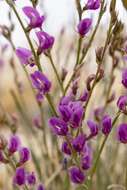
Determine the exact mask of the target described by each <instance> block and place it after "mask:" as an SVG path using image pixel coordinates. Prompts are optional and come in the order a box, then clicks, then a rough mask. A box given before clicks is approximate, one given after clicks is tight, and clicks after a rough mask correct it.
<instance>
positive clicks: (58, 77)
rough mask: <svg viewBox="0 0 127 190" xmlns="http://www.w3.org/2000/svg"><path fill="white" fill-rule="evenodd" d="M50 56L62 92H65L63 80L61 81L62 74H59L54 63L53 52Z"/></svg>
mask: <svg viewBox="0 0 127 190" xmlns="http://www.w3.org/2000/svg"><path fill="white" fill-rule="evenodd" d="M48 58H49V60H50V63H51V65H52V68H53V70H54V73H55V75H56V78H57V80H58V83H59V85H60V88H61V91H62V93H63V94H64V88H63V83H62V81H61V79H60V76H59V74H58V71H57V69H56V67H55V64H54V62H53V59H52V56H51V54H49V55H48Z"/></svg>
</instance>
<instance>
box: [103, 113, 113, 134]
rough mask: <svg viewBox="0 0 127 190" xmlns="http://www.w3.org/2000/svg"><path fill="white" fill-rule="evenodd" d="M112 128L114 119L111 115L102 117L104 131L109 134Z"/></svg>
mask: <svg viewBox="0 0 127 190" xmlns="http://www.w3.org/2000/svg"><path fill="white" fill-rule="evenodd" d="M111 129H112V119H111V118H110V116H109V115H106V116H104V117H103V119H102V133H103V134H104V135H108V134H109V133H110V132H111Z"/></svg>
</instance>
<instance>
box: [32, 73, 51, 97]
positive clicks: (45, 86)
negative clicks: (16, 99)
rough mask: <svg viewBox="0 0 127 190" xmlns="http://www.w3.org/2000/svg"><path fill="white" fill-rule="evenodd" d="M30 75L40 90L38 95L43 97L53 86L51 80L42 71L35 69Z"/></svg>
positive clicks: (34, 84)
mask: <svg viewBox="0 0 127 190" xmlns="http://www.w3.org/2000/svg"><path fill="white" fill-rule="evenodd" d="M30 76H31V80H32V84H33V86H34V87H35V88H36V89H37V90H38V94H37V97H38V98H41V99H42V98H43V95H45V94H47V93H48V92H49V90H50V88H51V82H50V81H49V80H48V78H47V77H46V76H45V75H44V74H43V73H42V72H40V71H35V72H34V73H32V74H31V75H30Z"/></svg>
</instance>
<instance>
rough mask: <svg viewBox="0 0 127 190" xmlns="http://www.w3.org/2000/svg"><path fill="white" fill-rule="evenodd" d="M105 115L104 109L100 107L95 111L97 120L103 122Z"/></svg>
mask: <svg viewBox="0 0 127 190" xmlns="http://www.w3.org/2000/svg"><path fill="white" fill-rule="evenodd" d="M103 113H104V108H103V107H98V108H96V109H95V110H94V117H95V119H96V120H101V119H102V116H103Z"/></svg>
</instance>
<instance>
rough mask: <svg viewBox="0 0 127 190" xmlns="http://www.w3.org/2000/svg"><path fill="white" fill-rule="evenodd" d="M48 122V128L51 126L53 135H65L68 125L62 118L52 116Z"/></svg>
mask: <svg viewBox="0 0 127 190" xmlns="http://www.w3.org/2000/svg"><path fill="white" fill-rule="evenodd" d="M49 124H50V128H51V130H52V132H53V133H54V134H55V135H60V136H66V135H67V133H68V127H67V124H66V123H65V122H64V121H63V120H61V119H59V118H57V117H52V118H51V119H50V120H49Z"/></svg>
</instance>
